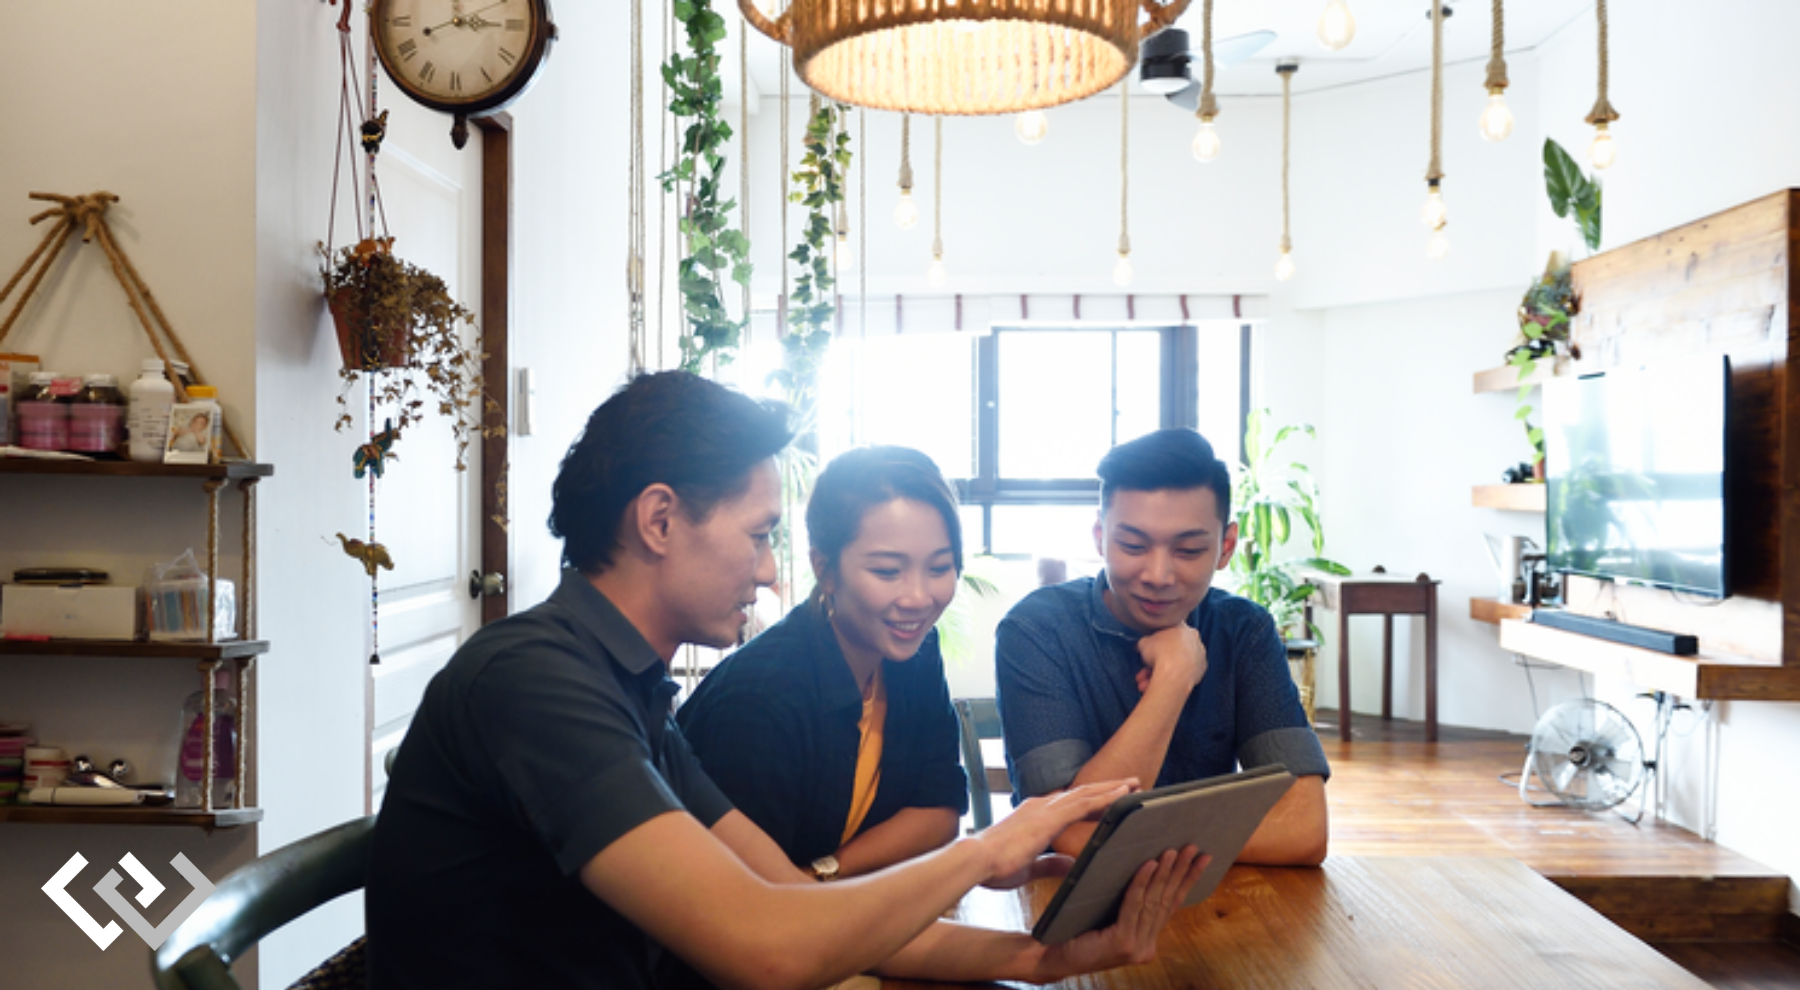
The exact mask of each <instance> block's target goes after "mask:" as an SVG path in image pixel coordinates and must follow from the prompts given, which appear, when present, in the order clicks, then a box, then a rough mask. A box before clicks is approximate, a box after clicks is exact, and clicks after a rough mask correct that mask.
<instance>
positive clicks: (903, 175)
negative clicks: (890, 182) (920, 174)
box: [900, 113, 913, 192]
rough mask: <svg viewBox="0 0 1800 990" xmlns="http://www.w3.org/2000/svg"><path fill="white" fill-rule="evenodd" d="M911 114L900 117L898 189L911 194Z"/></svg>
mask: <svg viewBox="0 0 1800 990" xmlns="http://www.w3.org/2000/svg"><path fill="white" fill-rule="evenodd" d="M912 187H913V174H912V114H910V113H903V114H901V115H900V188H901V189H902V190H904V191H906V192H912Z"/></svg>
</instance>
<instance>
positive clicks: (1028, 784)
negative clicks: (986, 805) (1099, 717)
mask: <svg viewBox="0 0 1800 990" xmlns="http://www.w3.org/2000/svg"><path fill="white" fill-rule="evenodd" d="M1093 758H1094V748H1093V747H1092V746H1089V745H1088V744H1087V743H1085V742H1083V741H1082V740H1080V739H1059V740H1057V741H1056V742H1053V743H1046V744H1044V745H1042V746H1039V747H1038V748H1036V749H1034V750H1032V751H1031V752H1029V753H1026V754H1025V755H1023V756H1021V757H1019V758H1018V759H1017V760H1014V761H1013V787H1014V788H1015V789H1016V790H1017V791H1018V796H1019V797H1021V798H1030V797H1037V796H1038V795H1040V794H1048V793H1050V792H1051V791H1058V790H1062V789H1063V788H1065V787H1067V786H1069V785H1070V784H1072V783H1074V782H1075V775H1076V774H1078V773H1080V772H1081V768H1082V767H1084V766H1087V761H1089V760H1091V759H1093Z"/></svg>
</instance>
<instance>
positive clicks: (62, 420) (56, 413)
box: [18, 402, 69, 450]
mask: <svg viewBox="0 0 1800 990" xmlns="http://www.w3.org/2000/svg"><path fill="white" fill-rule="evenodd" d="M18 413H19V446H21V447H25V448H28V449H31V450H68V449H69V407H68V406H67V405H65V404H64V403H61V402H21V403H19V408H18Z"/></svg>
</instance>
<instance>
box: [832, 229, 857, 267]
mask: <svg viewBox="0 0 1800 990" xmlns="http://www.w3.org/2000/svg"><path fill="white" fill-rule="evenodd" d="M832 256H833V257H834V258H835V259H837V266H838V270H839V271H849V270H851V269H853V268H855V267H856V251H855V249H854V248H852V247H851V246H850V233H849V231H843V232H840V233H839V234H838V235H837V238H836V240H835V241H834V242H833V244H832Z"/></svg>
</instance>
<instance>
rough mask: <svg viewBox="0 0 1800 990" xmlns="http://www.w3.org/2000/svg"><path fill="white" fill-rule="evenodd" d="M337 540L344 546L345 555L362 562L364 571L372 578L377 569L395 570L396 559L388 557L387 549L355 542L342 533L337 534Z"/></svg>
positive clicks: (379, 545)
mask: <svg viewBox="0 0 1800 990" xmlns="http://www.w3.org/2000/svg"><path fill="white" fill-rule="evenodd" d="M337 538H338V542H339V543H341V544H343V547H344V552H345V553H347V554H349V555H350V556H352V557H355V558H356V559H357V560H360V561H362V565H363V570H365V571H367V572H368V574H369V576H370V577H374V576H375V568H377V567H385V568H387V569H388V570H390V571H391V570H393V569H394V558H392V557H390V556H388V551H387V547H384V546H382V545H381V544H379V543H364V542H363V541H361V540H353V539H351V538H349V537H348V536H345V535H344V534H342V533H339V534H337Z"/></svg>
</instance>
